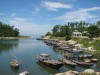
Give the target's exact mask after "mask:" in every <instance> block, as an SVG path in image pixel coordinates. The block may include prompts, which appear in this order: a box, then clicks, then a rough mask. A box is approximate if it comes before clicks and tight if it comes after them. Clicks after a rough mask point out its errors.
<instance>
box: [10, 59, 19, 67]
mask: <svg viewBox="0 0 100 75" xmlns="http://www.w3.org/2000/svg"><path fill="white" fill-rule="evenodd" d="M10 65H11V66H12V67H14V68H17V67H19V62H18V61H17V60H15V59H13V60H12V61H11V62H10Z"/></svg>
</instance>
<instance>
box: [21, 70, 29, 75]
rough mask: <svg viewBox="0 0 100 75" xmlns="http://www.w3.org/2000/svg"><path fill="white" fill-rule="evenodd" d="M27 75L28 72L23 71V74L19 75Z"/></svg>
mask: <svg viewBox="0 0 100 75" xmlns="http://www.w3.org/2000/svg"><path fill="white" fill-rule="evenodd" d="M28 74H29V72H28V71H24V72H22V73H20V74H19V75H28Z"/></svg>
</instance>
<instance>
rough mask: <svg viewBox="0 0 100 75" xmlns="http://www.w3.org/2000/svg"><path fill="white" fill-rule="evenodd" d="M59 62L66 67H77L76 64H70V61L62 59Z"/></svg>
mask: <svg viewBox="0 0 100 75" xmlns="http://www.w3.org/2000/svg"><path fill="white" fill-rule="evenodd" d="M60 61H62V62H63V63H64V64H65V65H68V66H72V67H75V66H77V64H76V63H74V62H72V61H70V60H67V59H62V60H60Z"/></svg>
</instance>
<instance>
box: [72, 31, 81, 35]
mask: <svg viewBox="0 0 100 75" xmlns="http://www.w3.org/2000/svg"><path fill="white" fill-rule="evenodd" d="M73 36H82V33H81V32H79V31H78V30H75V31H74V32H73Z"/></svg>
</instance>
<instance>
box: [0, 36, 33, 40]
mask: <svg viewBox="0 0 100 75" xmlns="http://www.w3.org/2000/svg"><path fill="white" fill-rule="evenodd" d="M11 39H31V37H30V36H18V37H0V40H11Z"/></svg>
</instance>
